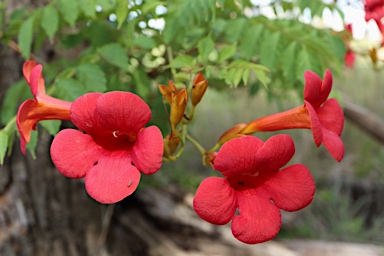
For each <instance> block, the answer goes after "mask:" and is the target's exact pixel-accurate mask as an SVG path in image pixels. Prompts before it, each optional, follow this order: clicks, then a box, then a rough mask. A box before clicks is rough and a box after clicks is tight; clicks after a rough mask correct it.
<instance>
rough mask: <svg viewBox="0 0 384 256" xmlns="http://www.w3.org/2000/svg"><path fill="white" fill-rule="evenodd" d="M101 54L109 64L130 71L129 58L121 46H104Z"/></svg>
mask: <svg viewBox="0 0 384 256" xmlns="http://www.w3.org/2000/svg"><path fill="white" fill-rule="evenodd" d="M99 53H100V55H101V57H102V58H104V59H105V60H106V61H107V62H109V63H111V64H112V65H115V66H117V67H119V68H122V69H123V70H125V71H128V56H127V53H126V52H125V49H124V48H123V47H122V46H121V45H119V44H117V43H110V44H107V45H104V46H103V47H101V48H99Z"/></svg>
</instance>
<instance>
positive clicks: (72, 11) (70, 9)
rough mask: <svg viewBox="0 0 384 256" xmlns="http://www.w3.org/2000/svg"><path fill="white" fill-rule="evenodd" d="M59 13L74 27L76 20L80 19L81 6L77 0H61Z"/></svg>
mask: <svg viewBox="0 0 384 256" xmlns="http://www.w3.org/2000/svg"><path fill="white" fill-rule="evenodd" d="M59 11H60V12H61V14H62V16H63V19H64V20H65V21H66V22H67V23H68V24H69V25H70V26H71V27H74V26H75V24H76V20H77V18H78V17H79V6H78V1H77V0H59Z"/></svg>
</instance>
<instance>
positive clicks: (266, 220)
mask: <svg viewBox="0 0 384 256" xmlns="http://www.w3.org/2000/svg"><path fill="white" fill-rule="evenodd" d="M294 152H295V148H294V144H293V140H292V138H291V137H289V136H288V135H285V134H281V135H276V136H273V137H271V138H270V139H268V140H267V141H266V142H263V141H262V140H260V139H258V138H256V137H253V136H243V137H240V138H234V139H231V140H230V141H228V142H226V143H225V144H224V145H223V146H222V148H221V149H220V151H219V152H218V153H217V154H216V156H215V160H214V168H215V169H216V170H217V171H219V172H220V173H221V174H223V175H224V178H221V177H209V178H206V179H205V180H203V182H202V183H201V184H200V186H199V188H198V189H197V192H196V195H195V198H194V201H193V207H194V209H195V211H196V213H197V214H198V215H199V216H200V217H201V218H202V219H204V220H205V221H208V222H210V223H212V224H216V225H224V224H227V223H228V222H230V221H231V220H232V233H233V235H234V236H235V237H236V238H237V239H238V240H240V241H242V242H244V243H248V244H256V243H262V242H265V241H268V240H270V239H272V238H274V237H275V236H276V235H277V234H278V232H279V230H280V226H281V214H280V210H279V209H282V210H285V211H297V210H300V209H302V208H304V207H306V206H307V205H309V204H310V203H311V201H312V199H313V196H314V193H315V184H314V181H313V178H312V176H311V174H310V172H309V170H308V169H307V168H306V167H305V166H304V165H301V164H294V165H291V166H288V167H285V168H284V169H281V170H280V168H281V167H283V166H284V165H286V164H287V163H288V162H289V161H290V159H291V158H292V156H293V155H294ZM237 210H238V213H236V212H237Z"/></svg>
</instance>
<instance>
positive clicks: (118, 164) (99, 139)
mask: <svg viewBox="0 0 384 256" xmlns="http://www.w3.org/2000/svg"><path fill="white" fill-rule="evenodd" d="M70 112H71V114H70V115H71V120H72V123H73V124H74V125H76V126H77V128H79V129H80V130H82V131H84V132H85V133H83V132H81V131H78V130H75V129H64V130H62V131H60V132H59V133H58V134H57V135H56V137H55V138H54V140H53V142H52V145H51V157H52V161H53V163H54V164H55V166H56V168H57V169H58V170H59V171H60V172H61V173H62V174H63V175H65V176H66V177H69V178H83V177H85V188H86V190H87V192H88V194H89V195H90V196H91V197H92V198H94V199H95V200H97V201H99V202H101V203H105V204H110V203H116V202H118V201H120V200H122V199H124V198H125V197H127V196H129V195H130V194H132V193H133V192H134V191H135V190H136V188H137V186H138V184H139V181H140V176H141V174H140V172H142V173H144V174H153V173H155V172H157V171H158V170H159V169H160V167H161V163H162V155H163V138H162V134H161V132H160V130H159V128H158V127H156V126H150V127H147V128H144V125H145V124H147V123H148V121H149V120H150V118H151V111H150V109H149V106H148V105H147V104H146V103H145V102H144V101H143V100H142V99H141V98H140V97H139V96H137V95H135V94H133V93H130V92H117V91H115V92H108V93H105V94H101V93H88V94H85V95H83V96H81V97H79V98H78V99H76V100H75V101H74V102H73V103H72V106H71V110H70Z"/></svg>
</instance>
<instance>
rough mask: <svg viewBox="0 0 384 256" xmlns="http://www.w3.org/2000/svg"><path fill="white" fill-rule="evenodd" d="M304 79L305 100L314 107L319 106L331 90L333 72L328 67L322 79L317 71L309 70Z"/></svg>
mask: <svg viewBox="0 0 384 256" xmlns="http://www.w3.org/2000/svg"><path fill="white" fill-rule="evenodd" d="M304 79H305V87H304V100H306V101H308V102H310V103H311V104H312V106H313V107H314V108H317V107H319V106H320V105H321V104H322V103H323V102H324V101H325V100H326V99H327V98H328V96H329V93H330V92H331V89H332V73H331V71H329V70H328V69H327V70H326V71H325V75H324V79H323V81H322V80H321V78H320V77H319V76H318V75H317V74H316V73H315V72H313V71H310V70H307V71H305V73H304Z"/></svg>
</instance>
